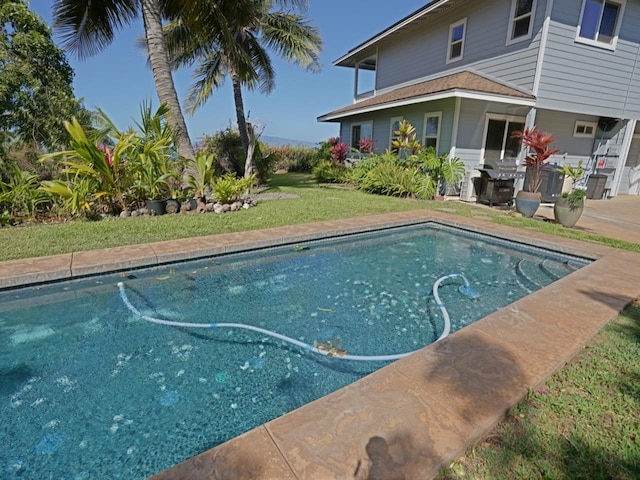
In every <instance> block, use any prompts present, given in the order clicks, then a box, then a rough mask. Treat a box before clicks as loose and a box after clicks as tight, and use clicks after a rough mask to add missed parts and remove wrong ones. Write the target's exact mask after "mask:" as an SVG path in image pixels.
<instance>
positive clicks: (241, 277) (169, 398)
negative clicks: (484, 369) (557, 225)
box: [0, 225, 586, 479]
mask: <svg viewBox="0 0 640 480" xmlns="http://www.w3.org/2000/svg"><path fill="white" fill-rule="evenodd" d="M585 264H586V261H585V260H582V259H579V258H575V257H568V256H564V255H559V254H554V253H552V252H548V251H545V250H542V249H535V250H532V249H529V248H524V247H522V246H518V245H515V244H509V243H508V242H505V241H501V240H497V239H492V238H489V237H482V236H480V235H477V234H473V233H469V232H461V231H454V230H453V229H449V228H447V227H443V226H437V225H431V226H424V225H423V226H416V227H409V228H401V229H392V230H385V231H383V232H376V233H368V234H360V235H350V236H348V237H340V238H337V239H329V240H321V241H315V242H310V243H306V244H303V245H289V246H284V247H278V248H271V249H265V250H258V251H253V252H249V253H244V254H234V255H228V256H222V257H214V258H210V259H206V260H200V261H197V262H189V263H182V264H175V265H169V266H164V267H161V268H154V269H148V270H139V271H132V272H127V273H120V274H112V275H106V276H101V277H93V278H87V279H83V280H81V281H73V282H64V283H57V284H51V285H46V286H40V287H31V288H28V289H19V290H10V291H5V292H0V420H1V422H2V425H3V428H2V429H1V430H0V444H1V445H3V448H2V449H1V450H0V469H2V470H0V477H1V478H9V479H12V478H20V479H45V478H46V479H49V478H55V479H61V478H64V479H95V478H127V479H136V478H140V479H141V478H145V477H147V476H149V475H152V474H154V473H157V472H159V471H161V470H163V469H165V468H168V467H170V466H171V465H174V464H176V463H178V462H181V461H183V460H185V459H187V458H189V457H192V456H194V455H196V454H198V453H200V452H202V451H204V450H207V449H209V448H212V447H214V446H216V445H218V444H220V443H222V442H224V441H226V440H229V439H230V438H233V437H234V436H237V435H239V434H241V433H243V432H246V431H248V430H250V429H251V428H254V427H256V426H258V425H261V424H262V423H265V422H267V421H269V420H271V419H273V418H276V417H278V416H280V415H283V414H284V413H287V412H289V411H291V410H293V409H295V408H298V407H300V406H302V405H304V404H306V403H309V402H310V401H312V400H315V399H317V398H320V397H322V396H324V395H326V394H328V393H330V392H333V391H335V390H337V389H339V388H341V387H343V386H346V385H348V384H350V383H352V382H354V381H355V380H357V379H359V378H362V377H363V376H365V375H367V374H369V373H371V372H372V371H374V370H376V369H378V368H380V367H382V366H384V365H386V364H387V363H388V362H353V361H346V360H341V359H340V358H327V357H322V356H318V355H316V354H313V353H310V352H305V351H303V350H301V349H300V348H297V347H295V346H292V345H290V344H287V343H283V342H281V341H279V340H276V339H274V338H271V337H267V336H265V335H261V334H258V333H254V332H248V331H242V330H233V329H226V330H223V329H197V330H194V329H183V328H174V327H167V326H161V325H155V324H151V323H149V322H145V321H143V320H141V319H139V318H136V317H135V316H134V315H132V314H131V313H130V311H129V310H128V309H127V308H126V307H125V305H124V304H123V302H122V300H121V298H120V296H119V294H118V290H117V287H116V285H117V283H118V282H120V281H123V282H124V283H125V285H126V288H127V295H128V297H129V299H130V300H131V302H132V303H133V304H134V305H135V306H136V307H137V308H139V309H140V310H141V311H143V312H144V313H145V314H147V315H150V316H154V317H160V318H165V319H169V320H178V321H186V322H198V323H211V322H235V323H246V324H251V325H254V326H258V327H261V328H265V329H268V330H273V331H276V332H278V333H281V334H284V335H287V336H289V337H293V338H295V339H299V340H301V341H304V342H306V343H310V344H313V343H314V342H319V343H327V342H331V343H332V344H333V345H335V346H337V347H339V348H341V349H344V350H346V351H347V353H349V354H354V355H383V354H395V353H402V352H407V351H412V350H415V349H418V348H420V347H422V346H424V345H428V344H429V343H432V342H433V341H435V340H436V339H437V338H438V337H439V335H440V333H441V331H442V328H443V319H442V315H441V312H440V310H439V308H438V307H437V306H436V304H435V302H434V299H433V295H432V294H431V288H432V285H433V283H434V282H435V281H436V280H437V279H438V278H439V277H441V276H443V275H447V274H450V273H454V272H458V273H463V274H464V275H465V276H466V277H467V278H468V279H469V281H470V283H471V286H472V287H473V289H474V290H475V291H477V292H478V293H479V298H478V299H476V300H472V299H469V298H467V297H465V296H464V295H461V294H460V292H459V291H458V288H459V287H460V285H461V283H460V282H459V281H456V280H450V281H445V282H444V283H443V284H442V286H441V287H440V289H439V294H440V297H441V299H442V301H443V303H444V304H445V305H446V307H447V310H448V312H449V315H450V317H451V329H452V332H453V331H456V330H458V329H460V328H462V327H464V326H466V325H469V324H470V323H472V322H474V321H476V320H478V319H480V318H482V317H484V316H486V315H488V314H489V313H491V312H493V311H495V310H498V309H500V308H502V307H504V306H506V305H508V304H509V303H512V302H514V301H516V300H518V299H519V298H522V297H524V296H526V295H527V294H529V293H530V292H532V291H534V290H536V289H538V288H541V287H543V286H545V285H548V284H549V283H551V282H553V281H555V280H556V279H558V278H560V277H562V276H564V275H567V274H569V273H571V272H572V271H574V270H575V269H577V268H580V267H581V266H583V265H585Z"/></svg>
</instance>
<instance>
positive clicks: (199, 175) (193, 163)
mask: <svg viewBox="0 0 640 480" xmlns="http://www.w3.org/2000/svg"><path fill="white" fill-rule="evenodd" d="M213 161H214V157H213V154H209V155H207V154H206V153H204V152H203V151H198V152H196V156H195V158H194V159H193V160H190V161H187V164H186V167H185V171H186V174H185V177H186V182H187V185H188V187H189V190H190V191H189V196H192V197H195V198H204V195H205V190H206V189H207V187H209V186H210V185H211V180H212V179H213Z"/></svg>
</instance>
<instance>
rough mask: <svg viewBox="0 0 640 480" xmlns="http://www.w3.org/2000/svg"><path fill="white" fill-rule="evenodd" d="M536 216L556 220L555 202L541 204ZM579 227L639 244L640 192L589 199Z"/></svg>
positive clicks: (579, 228)
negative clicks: (638, 193) (605, 198)
mask: <svg viewBox="0 0 640 480" xmlns="http://www.w3.org/2000/svg"><path fill="white" fill-rule="evenodd" d="M536 217H538V218H544V219H549V220H553V205H548V204H547V205H542V206H540V208H539V209H538V211H537V212H536ZM574 228H575V229H576V230H582V231H584V232H588V233H593V234H596V235H602V236H605V237H611V238H615V239H617V240H624V241H626V242H632V243H640V195H619V196H617V197H615V198H612V199H610V200H587V201H586V204H585V209H584V212H583V213H582V216H581V217H580V220H578V223H577V224H576V225H575V227H574Z"/></svg>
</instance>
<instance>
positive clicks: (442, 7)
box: [333, 0, 468, 67]
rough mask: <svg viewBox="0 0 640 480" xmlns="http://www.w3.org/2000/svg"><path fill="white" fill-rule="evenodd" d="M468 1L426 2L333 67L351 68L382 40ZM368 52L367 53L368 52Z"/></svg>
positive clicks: (436, 0)
mask: <svg viewBox="0 0 640 480" xmlns="http://www.w3.org/2000/svg"><path fill="white" fill-rule="evenodd" d="M467 1H468V0H432V1H430V2H427V4H426V5H425V6H424V7H421V8H419V9H418V10H416V11H415V12H413V13H411V14H409V15H407V16H406V17H404V18H403V19H401V20H399V21H397V22H396V23H394V24H393V25H391V26H390V27H388V28H386V29H384V30H383V31H382V32H380V33H378V34H376V35H374V36H373V37H371V38H370V39H369V40H365V41H364V42H362V43H361V44H360V45H358V46H357V47H355V48H352V49H351V50H349V51H348V52H347V53H346V54H345V55H343V56H342V57H340V58H338V59H337V60H336V61H334V62H333V64H334V65H335V66H340V67H353V66H354V65H355V63H356V59H355V56H357V57H358V58H360V57H362V55H359V54H364V55H365V56H367V55H370V54H373V53H375V45H376V44H377V43H378V42H379V41H380V40H382V39H384V38H387V37H390V36H393V35H394V34H396V33H397V32H399V31H404V30H406V29H407V28H408V27H409V25H410V24H413V23H415V22H416V21H417V20H420V19H422V18H428V19H429V20H433V19H435V18H436V17H437V16H439V15H440V14H443V13H446V12H448V11H449V10H450V9H451V8H453V7H457V6H458V5H460V4H462V3H465V2H467ZM368 50H369V51H368Z"/></svg>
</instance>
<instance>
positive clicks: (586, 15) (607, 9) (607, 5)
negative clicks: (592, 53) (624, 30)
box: [576, 0, 626, 48]
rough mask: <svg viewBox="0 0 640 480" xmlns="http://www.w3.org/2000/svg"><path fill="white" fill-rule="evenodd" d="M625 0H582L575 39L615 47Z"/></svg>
mask: <svg viewBox="0 0 640 480" xmlns="http://www.w3.org/2000/svg"><path fill="white" fill-rule="evenodd" d="M625 2H626V0H584V1H583V4H582V13H581V14H580V25H578V37H577V38H576V40H578V41H580V42H583V43H589V44H592V45H597V46H602V47H605V48H615V46H616V43H617V41H618V33H619V32H620V23H621V22H622V14H623V12H624V6H625Z"/></svg>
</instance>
